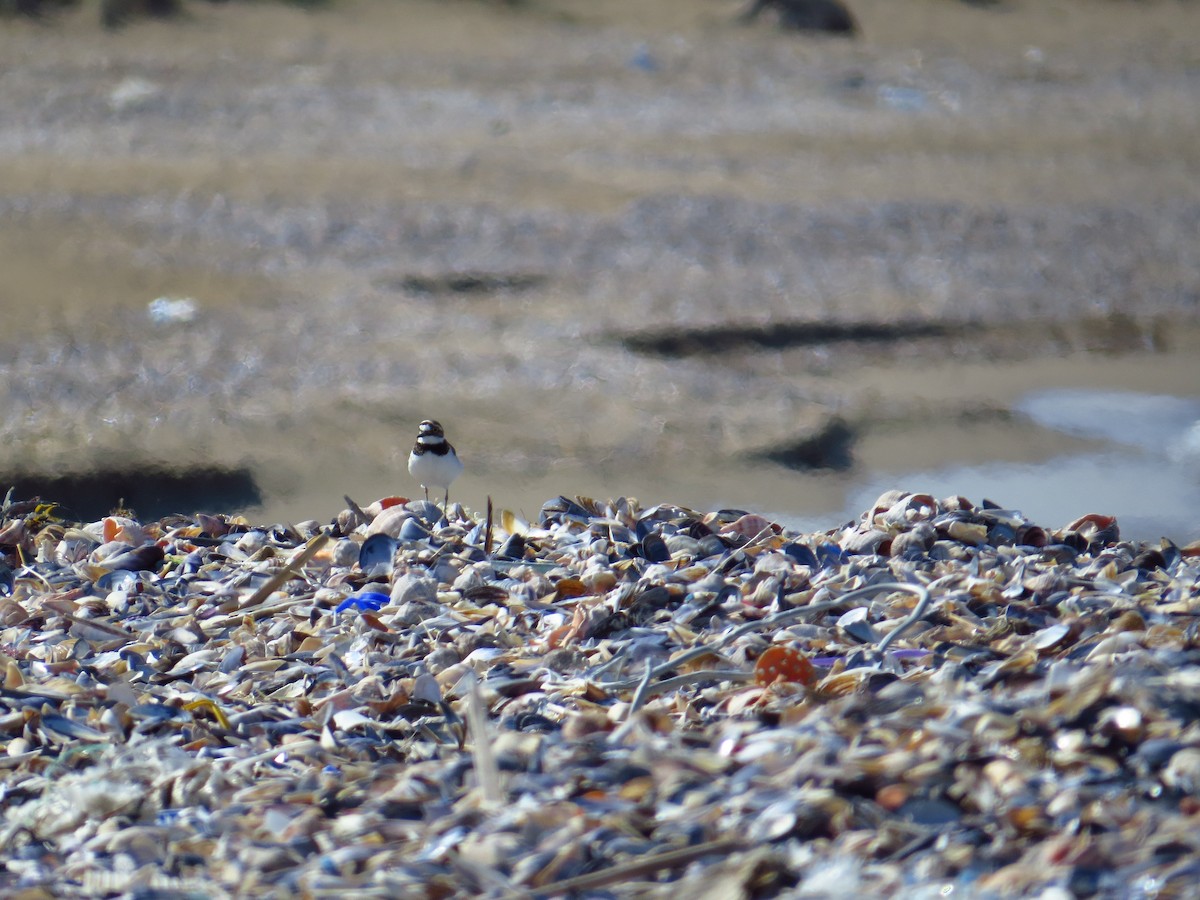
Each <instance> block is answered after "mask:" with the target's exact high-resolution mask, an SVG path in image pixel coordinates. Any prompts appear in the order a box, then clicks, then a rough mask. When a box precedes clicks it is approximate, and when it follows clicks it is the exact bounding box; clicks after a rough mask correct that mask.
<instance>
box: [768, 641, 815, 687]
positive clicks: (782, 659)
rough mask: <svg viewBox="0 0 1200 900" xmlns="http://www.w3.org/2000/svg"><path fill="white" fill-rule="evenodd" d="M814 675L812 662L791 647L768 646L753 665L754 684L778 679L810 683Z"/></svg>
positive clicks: (773, 681)
mask: <svg viewBox="0 0 1200 900" xmlns="http://www.w3.org/2000/svg"><path fill="white" fill-rule="evenodd" d="M814 675H815V672H814V671H813V665H812V663H810V662H809V661H808V660H807V659H805V658H804V657H803V656H802V655H800V653H799V652H797V651H796V650H793V649H792V648H791V647H778V646H776V647H768V648H767V649H766V650H764V651H763V654H762V656H760V657H759V658H758V662H757V663H755V665H754V681H755V683H756V684H774V683H775V682H776V681H780V680H783V681H797V682H799V683H800V684H812V682H813V681H814Z"/></svg>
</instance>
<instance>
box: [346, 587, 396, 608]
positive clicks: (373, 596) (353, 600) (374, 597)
mask: <svg viewBox="0 0 1200 900" xmlns="http://www.w3.org/2000/svg"><path fill="white" fill-rule="evenodd" d="M391 599H392V598H391V597H389V596H388V595H387V594H381V593H379V592H378V591H363V592H362V593H361V594H354V595H353V596H351V597H347V598H346V599H345V600H343V601H342V602H341V603H339V604H338V605H337V609H335V610H334V612H335V613H343V612H345V611H346V610H348V609H356V610H358V611H359V612H379V610H381V609H383V607H385V606H387V604H388V603H390V602H391Z"/></svg>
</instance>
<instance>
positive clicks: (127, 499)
mask: <svg viewBox="0 0 1200 900" xmlns="http://www.w3.org/2000/svg"><path fill="white" fill-rule="evenodd" d="M0 486H3V487H4V489H5V490H7V489H8V488H9V487H11V488H13V492H12V495H13V497H14V499H18V500H25V499H29V498H33V497H37V498H40V499H42V500H44V501H47V502H54V503H59V504H60V505H62V506H63V507H64V508H65V509H66V511H67V512H68V513H69V514H71V515H73V516H74V517H76V518H78V519H80V520H81V521H85V522H90V521H95V520H96V519H99V518H102V517H104V516H106V515H108V514H109V513H111V512H113V511H114V510H116V509H132V510H134V511H135V512H136V513H137V514H138V516H140V517H141V518H142V519H159V518H162V517H163V516H167V515H171V514H173V513H180V512H206V513H233V512H237V511H239V510H242V509H246V508H247V507H251V506H257V505H259V504H261V503H262V499H263V495H262V490H261V489H260V487H259V485H258V482H257V480H256V479H255V477H254V475H253V473H252V472H251V471H250V470H249V469H222V468H216V467H198V468H191V469H96V470H94V471H89V472H79V473H66V474H55V475H46V474H33V473H14V474H2V475H0Z"/></svg>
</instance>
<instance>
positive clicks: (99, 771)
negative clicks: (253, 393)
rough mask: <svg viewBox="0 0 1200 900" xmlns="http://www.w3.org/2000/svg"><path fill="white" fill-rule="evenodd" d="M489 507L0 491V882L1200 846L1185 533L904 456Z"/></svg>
mask: <svg viewBox="0 0 1200 900" xmlns="http://www.w3.org/2000/svg"><path fill="white" fill-rule="evenodd" d="M497 519H498V520H497V521H495V522H492V521H490V517H488V518H484V517H481V516H473V515H469V514H467V513H466V512H465V511H464V510H463V509H462V508H461V507H460V506H458V505H452V506H451V507H450V509H449V510H447V511H446V512H445V514H443V511H442V510H440V509H439V508H438V507H436V506H434V505H433V504H430V503H426V502H411V503H409V502H404V501H402V500H398V499H397V500H391V501H381V502H379V503H376V504H373V505H371V506H369V507H367V508H365V509H364V508H360V507H358V506H357V505H355V504H354V503H353V502H350V503H349V507H348V508H347V509H346V510H344V511H343V512H342V513H340V514H339V515H338V516H337V518H336V519H335V520H334V521H333V522H332V523H331V524H329V525H325V526H322V525H320V524H319V523H317V522H315V521H310V522H303V523H300V524H299V525H296V526H294V527H292V526H274V527H261V528H260V527H252V526H251V525H250V524H249V523H247V522H246V521H244V520H243V519H241V518H229V517H224V516H208V515H196V516H175V517H168V518H166V519H163V520H162V521H158V522H148V523H142V522H138V521H136V520H135V519H133V518H131V517H126V516H119V515H113V516H110V517H107V518H105V519H103V520H102V521H99V522H92V523H87V524H73V523H69V522H65V521H61V520H59V519H58V518H56V516H55V510H54V508H53V507H50V506H47V505H40V504H36V503H13V502H11V501H8V502H6V503H5V505H4V508H3V510H2V521H0V668H2V669H3V688H2V690H0V748H3V752H2V753H0V892H3V893H4V894H5V895H6V896H20V897H28V898H33V897H50V896H64V895H66V896H78V895H89V896H95V895H103V894H109V895H116V894H121V895H128V896H134V897H152V896H160V895H161V896H168V895H169V896H171V897H188V896H194V897H220V896H234V895H279V896H307V897H319V896H329V895H334V894H344V893H345V892H347V891H349V892H352V893H353V896H356V897H372V896H378V897H394V896H406V897H407V896H413V897H430V898H442V897H450V896H456V895H463V894H478V895H485V896H495V897H528V896H565V895H570V896H614V897H617V896H638V897H649V896H664V897H665V896H668V895H670V896H689V897H714V898H715V897H738V896H767V895H771V894H774V893H778V892H781V891H784V890H793V891H794V892H795V895H796V896H810V897H824V896H853V895H860V894H861V895H875V896H883V895H888V896H921V897H925V896H935V895H936V896H942V895H944V894H945V893H946V892H950V891H956V892H960V893H966V894H969V895H972V896H975V895H989V894H994V895H1003V894H1030V893H1040V895H1041V896H1043V897H1075V896H1118V895H1119V896H1146V897H1150V896H1180V895H1184V894H1187V893H1189V892H1191V891H1194V890H1195V885H1196V884H1198V883H1200V828H1198V827H1197V824H1198V821H1200V820H1198V816H1200V633H1198V628H1200V625H1198V622H1200V619H1198V618H1197V613H1198V611H1200V588H1198V587H1197V583H1198V580H1200V545H1191V546H1188V547H1183V548H1180V547H1177V546H1175V545H1174V544H1172V543H1171V542H1169V541H1163V542H1162V544H1161V545H1160V546H1150V545H1144V544H1143V545H1134V544H1130V543H1126V542H1122V541H1121V540H1120V538H1119V533H1118V529H1117V524H1116V522H1115V521H1114V520H1112V519H1111V518H1107V517H1103V516H1086V517H1084V518H1082V519H1080V520H1078V521H1077V522H1074V523H1072V524H1071V525H1070V526H1068V527H1067V528H1064V529H1061V530H1058V531H1052V530H1049V529H1045V528H1041V527H1038V526H1037V525H1034V524H1032V523H1030V522H1028V521H1027V520H1025V519H1024V517H1022V516H1021V515H1020V514H1019V513H1016V512H1014V511H1011V510H1004V509H998V508H993V506H992V504H987V503H985V504H984V505H983V506H982V507H976V506H974V505H972V504H971V503H969V502H968V501H966V500H964V499H962V498H958V497H956V498H950V499H948V500H940V501H939V500H935V499H934V498H933V497H931V496H928V495H924V494H909V493H901V492H892V493H889V494H887V495H885V496H884V497H881V498H880V500H879V501H878V502H877V503H876V505H875V506H874V507H873V508H872V509H870V510H868V511H867V512H866V513H864V514H863V516H862V517H861V520H860V521H859V522H858V523H857V524H855V525H853V526H851V527H847V528H845V529H841V530H834V531H832V532H829V533H825V534H809V535H801V534H794V533H789V532H788V531H786V530H785V529H783V528H781V527H779V526H778V525H776V524H773V523H771V522H769V521H767V520H766V519H764V518H762V517H759V516H756V515H752V514H747V513H743V512H739V511H721V512H715V513H708V514H700V513H697V512H693V511H691V510H687V509H682V508H678V507H674V506H657V507H653V508H650V509H643V508H641V507H640V506H639V505H638V504H637V502H636V501H633V500H625V499H619V500H615V501H611V502H603V503H600V502H595V501H593V500H590V499H586V498H577V499H575V500H571V499H567V498H561V497H560V498H558V499H556V500H554V501H551V502H549V503H547V504H546V505H545V507H544V508H543V509H542V511H541V516H540V519H539V521H538V522H536V523H526V522H522V521H520V520H519V519H518V518H517V517H515V516H513V515H512V514H509V513H503V514H501V515H500V516H498V517H497ZM681 892H682V893H681Z"/></svg>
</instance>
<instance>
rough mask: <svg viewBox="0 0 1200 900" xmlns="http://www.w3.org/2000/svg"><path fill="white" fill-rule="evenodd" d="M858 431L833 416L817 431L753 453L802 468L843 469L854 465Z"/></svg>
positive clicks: (788, 465)
mask: <svg viewBox="0 0 1200 900" xmlns="http://www.w3.org/2000/svg"><path fill="white" fill-rule="evenodd" d="M854 439H855V432H854V429H853V428H852V427H851V426H850V424H849V423H848V422H846V421H845V420H844V419H840V418H834V419H830V420H829V421H828V422H826V423H825V426H824V427H823V428H821V429H819V430H818V431H816V432H815V433H814V434H811V435H806V436H805V437H803V438H800V439H798V440H795V441H791V442H786V441H785V442H782V443H780V444H779V445H778V446H777V447H773V448H770V449H765V450H759V451H756V452H755V453H753V454H751V456H752V457H754V458H757V459H765V460H769V461H770V462H774V463H778V464H779V465H781V466H787V467H788V468H789V469H796V470H797V471H801V472H808V471H812V470H814V469H831V470H833V471H835V472H844V471H847V470H848V469H850V468H852V467H853V465H854V452H853V451H854Z"/></svg>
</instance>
